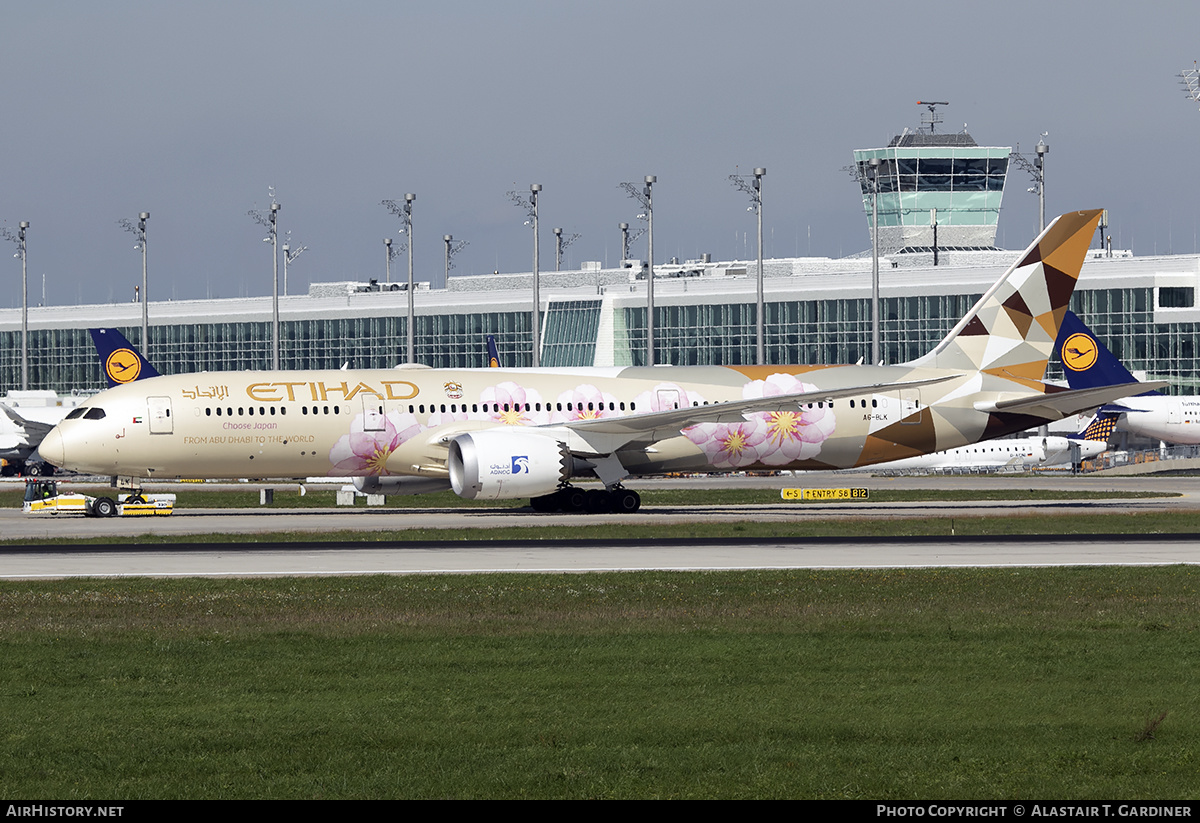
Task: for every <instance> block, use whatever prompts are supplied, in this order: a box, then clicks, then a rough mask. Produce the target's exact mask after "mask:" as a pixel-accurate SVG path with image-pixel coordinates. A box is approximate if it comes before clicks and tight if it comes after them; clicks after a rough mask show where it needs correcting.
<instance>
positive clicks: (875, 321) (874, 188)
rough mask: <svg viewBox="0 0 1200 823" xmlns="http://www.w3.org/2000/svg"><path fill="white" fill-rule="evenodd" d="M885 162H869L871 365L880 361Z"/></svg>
mask: <svg viewBox="0 0 1200 823" xmlns="http://www.w3.org/2000/svg"><path fill="white" fill-rule="evenodd" d="M881 165H883V161H882V160H881V159H880V158H878V157H872V158H871V159H870V160H869V161H867V180H868V181H869V182H870V183H871V365H872V366H879V365H882V363H881V362H880V359H879V167H880V166H881Z"/></svg>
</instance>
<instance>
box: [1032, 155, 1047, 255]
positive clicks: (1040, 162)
mask: <svg viewBox="0 0 1200 823" xmlns="http://www.w3.org/2000/svg"><path fill="white" fill-rule="evenodd" d="M1045 137H1046V135H1044V134H1043V135H1042V138H1041V139H1039V140H1038V144H1037V145H1036V146H1034V147H1033V150H1034V151H1035V152H1037V159H1036V160H1035V161H1033V162H1034V165H1036V166H1037V170H1038V222H1039V223H1040V224H1041V230H1042V231H1045V230H1046V154H1047V152H1049V151H1050V147H1049V146H1047V145H1046V140H1045Z"/></svg>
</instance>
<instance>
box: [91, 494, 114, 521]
mask: <svg viewBox="0 0 1200 823" xmlns="http://www.w3.org/2000/svg"><path fill="white" fill-rule="evenodd" d="M116 513H117V504H116V503H114V502H112V500H110V499H109V498H107V497H97V498H96V502H95V503H93V504H92V514H94V515H96V517H112V516H113V515H114V514H116Z"/></svg>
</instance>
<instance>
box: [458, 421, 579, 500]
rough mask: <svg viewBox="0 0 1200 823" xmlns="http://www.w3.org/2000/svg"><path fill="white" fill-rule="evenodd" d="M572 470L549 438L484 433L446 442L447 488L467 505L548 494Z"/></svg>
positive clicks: (518, 431) (567, 458) (531, 434)
mask: <svg viewBox="0 0 1200 823" xmlns="http://www.w3.org/2000/svg"><path fill="white" fill-rule="evenodd" d="M571 466H572V459H571V454H570V452H568V451H567V448H566V446H565V445H563V444H562V443H560V442H559V441H558V440H557V439H556V438H555V437H553V436H552V435H547V434H539V433H536V432H531V431H522V430H521V429H509V430H507V431H505V430H497V429H486V430H484V431H476V432H468V433H466V434H460V435H459V436H458V437H456V438H454V439H453V440H451V441H450V459H449V468H450V486H451V488H453V489H454V493H455V494H457V495H458V496H459V497H465V498H467V499H469V500H509V499H512V498H517V497H540V496H541V495H544V494H550V493H551V492H554V491H556V490H557V489H558V487H559V486H560V485H561V484H562V483H564V482H566V480H567V479H568V478H570V476H571Z"/></svg>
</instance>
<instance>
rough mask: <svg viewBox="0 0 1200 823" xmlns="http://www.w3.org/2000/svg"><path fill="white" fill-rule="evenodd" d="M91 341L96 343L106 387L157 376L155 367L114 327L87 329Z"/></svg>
mask: <svg viewBox="0 0 1200 823" xmlns="http://www.w3.org/2000/svg"><path fill="white" fill-rule="evenodd" d="M88 331H89V332H91V335H92V342H93V343H95V344H96V354H98V355H99V356H100V368H101V370H102V371H103V372H104V377H105V379H106V380H107V381H108V387H109V388H110V389H111V388H113V387H114V386H120V385H122V384H124V383H132V382H133V381H134V380H145V379H146V378H147V377H158V376H159V374H158V370H157V369H155V368H154V367H153V366H151V365H150V363H149V362H148V361H147V360H146V358H144V357H142V355H141V352H139V351H138V350H137V349H135V348H134V347H133V344H132V343H130V342H129V341H128V340H126V339H125V335H123V334H121V333H120V332H119V331H117V330H116V329H88Z"/></svg>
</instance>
